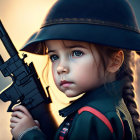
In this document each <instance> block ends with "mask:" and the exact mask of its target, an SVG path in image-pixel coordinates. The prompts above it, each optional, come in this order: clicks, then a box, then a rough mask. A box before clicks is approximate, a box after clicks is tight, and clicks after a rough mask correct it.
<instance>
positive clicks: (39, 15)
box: [0, 0, 140, 140]
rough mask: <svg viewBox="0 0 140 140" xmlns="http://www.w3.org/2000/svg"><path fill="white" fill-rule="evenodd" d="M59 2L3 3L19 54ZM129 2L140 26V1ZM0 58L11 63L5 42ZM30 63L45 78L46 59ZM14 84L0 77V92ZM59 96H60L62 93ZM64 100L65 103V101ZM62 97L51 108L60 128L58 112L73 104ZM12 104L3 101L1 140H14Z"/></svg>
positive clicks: (138, 72) (139, 62) (2, 15)
mask: <svg viewBox="0 0 140 140" xmlns="http://www.w3.org/2000/svg"><path fill="white" fill-rule="evenodd" d="M55 1H56V0H0V20H1V21H2V23H3V25H4V27H5V28H6V30H7V32H8V34H9V36H10V38H11V39H12V41H13V43H14V45H15V46H16V48H17V50H19V49H20V48H21V47H22V46H23V44H24V43H25V41H26V40H27V39H28V38H29V36H30V35H31V34H32V33H34V32H35V31H37V30H38V29H39V27H40V25H41V23H42V21H43V19H44V17H45V15H46V13H47V12H48V10H49V9H50V7H51V6H52V4H53V3H54V2H55ZM129 1H130V3H131V4H132V7H133V8H134V10H135V12H136V17H137V20H138V24H139V26H140V0H129ZM0 54H1V55H2V57H3V58H4V60H5V61H6V60H7V59H8V54H7V53H6V51H5V49H4V48H3V45H2V43H1V41H0ZM20 54H21V52H20ZM134 58H135V62H134V63H136V67H134V70H135V82H134V85H135V90H136V92H137V97H136V99H137V101H138V102H140V86H139V84H138V83H140V59H139V57H138V56H137V55H134ZM26 60H27V62H30V61H31V60H32V61H33V62H34V64H35V66H36V67H38V66H39V67H38V69H37V70H38V73H39V75H40V77H41V76H42V75H41V73H42V70H43V67H44V65H45V62H46V61H45V60H46V59H45V56H36V55H28V58H27V59H26ZM38 64H39V65H38ZM52 82H53V81H52ZM11 83H12V81H11V79H10V78H5V77H3V76H2V74H1V73H0V92H1V91H2V90H4V89H5V88H6V87H7V86H8V85H10V84H11ZM44 86H45V85H44ZM56 90H57V89H56ZM57 92H58V93H59V91H57ZM58 96H59V94H58ZM61 96H62V98H63V99H64V101H65V102H64V101H62V98H61ZM61 96H60V97H59V98H58V97H54V98H55V99H56V100H57V105H53V106H51V108H52V110H53V114H55V115H56V116H57V118H56V119H57V122H58V124H59V123H60V122H61V121H62V119H61V118H60V117H58V113H57V110H58V109H60V108H62V107H64V106H66V105H68V103H69V100H67V99H66V97H64V96H63V95H61ZM9 104H10V103H3V102H2V101H1V100H0V140H10V139H11V138H12V136H11V134H10V127H9V125H10V122H9V120H10V115H11V113H7V108H8V106H9ZM138 105H139V104H138ZM56 106H57V107H56Z"/></svg>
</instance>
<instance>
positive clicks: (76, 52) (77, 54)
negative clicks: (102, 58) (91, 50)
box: [72, 50, 84, 57]
mask: <svg viewBox="0 0 140 140" xmlns="http://www.w3.org/2000/svg"><path fill="white" fill-rule="evenodd" d="M83 54H84V53H83V52H82V51H79V50H75V51H73V52H72V56H74V57H80V56H82V55H83Z"/></svg>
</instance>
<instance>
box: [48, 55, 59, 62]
mask: <svg viewBox="0 0 140 140" xmlns="http://www.w3.org/2000/svg"><path fill="white" fill-rule="evenodd" d="M58 58H59V57H58V56H57V55H51V56H50V59H51V61H52V62H54V61H56V60H57V59H58Z"/></svg>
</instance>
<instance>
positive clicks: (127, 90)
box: [96, 45, 140, 140]
mask: <svg viewBox="0 0 140 140" xmlns="http://www.w3.org/2000/svg"><path fill="white" fill-rule="evenodd" d="M96 46H97V50H98V52H99V54H100V57H101V59H102V60H103V61H102V62H103V65H104V68H105V69H106V66H107V63H106V62H105V60H104V59H105V57H106V56H107V57H108V58H110V57H111V56H112V55H113V54H114V53H115V52H118V51H119V50H121V49H114V48H111V47H106V46H102V45H96ZM123 52H124V62H123V64H122V66H121V67H120V69H119V71H118V72H117V73H116V80H121V79H124V80H125V83H124V86H123V90H122V92H123V93H122V97H123V100H124V102H125V104H126V106H127V109H128V111H129V113H130V115H131V117H132V121H133V124H134V128H135V133H136V136H137V139H138V140H140V122H139V113H138V111H137V105H136V101H135V93H134V87H133V81H134V77H133V70H132V68H131V66H130V62H131V60H132V59H131V51H128V50H123Z"/></svg>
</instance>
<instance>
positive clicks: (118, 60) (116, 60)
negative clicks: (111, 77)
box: [107, 50, 124, 73]
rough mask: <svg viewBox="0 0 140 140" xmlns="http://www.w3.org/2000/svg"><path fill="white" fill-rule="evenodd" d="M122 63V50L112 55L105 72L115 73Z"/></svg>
mask: <svg viewBox="0 0 140 140" xmlns="http://www.w3.org/2000/svg"><path fill="white" fill-rule="evenodd" d="M123 61H124V52H123V51H122V50H120V51H118V52H117V53H115V54H113V56H112V57H111V58H110V59H109V64H108V66H107V71H108V72H110V73H115V72H117V71H118V70H119V68H120V67H121V66H122V64H123Z"/></svg>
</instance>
